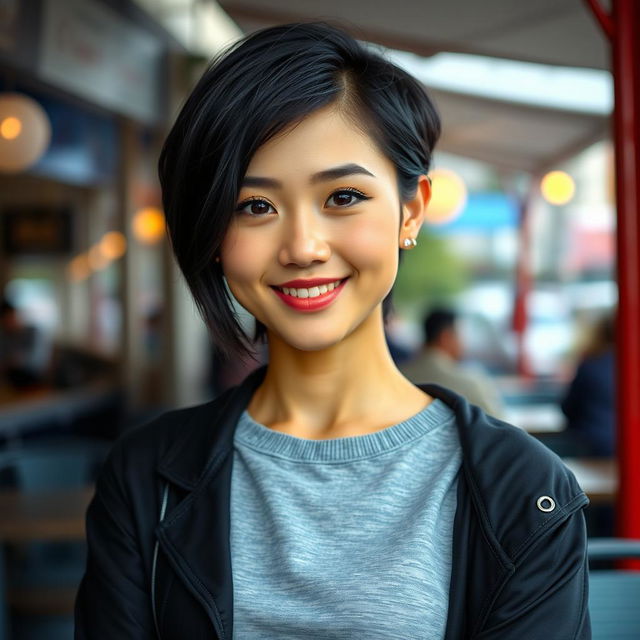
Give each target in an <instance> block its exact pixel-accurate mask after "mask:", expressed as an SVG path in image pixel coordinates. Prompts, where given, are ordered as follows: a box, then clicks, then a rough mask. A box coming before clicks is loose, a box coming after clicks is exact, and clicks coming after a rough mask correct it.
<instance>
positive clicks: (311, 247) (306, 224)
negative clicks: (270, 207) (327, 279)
mask: <svg viewBox="0 0 640 640" xmlns="http://www.w3.org/2000/svg"><path fill="white" fill-rule="evenodd" d="M330 256H331V246H330V244H329V243H328V242H327V240H326V237H325V234H324V232H323V230H322V228H321V225H320V224H318V222H317V221H314V219H313V215H309V216H304V215H301V216H295V219H291V220H289V221H288V222H287V223H286V224H284V225H283V228H282V240H281V244H280V251H279V254H278V259H279V261H280V264H282V265H283V266H287V265H292V264H293V265H296V266H299V267H307V266H309V265H311V264H313V263H314V262H326V261H327V260H328V259H329V257H330Z"/></svg>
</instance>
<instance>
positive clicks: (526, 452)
mask: <svg viewBox="0 0 640 640" xmlns="http://www.w3.org/2000/svg"><path fill="white" fill-rule="evenodd" d="M467 460H468V469H469V472H470V473H471V475H472V476H473V482H474V484H475V486H476V487H477V490H478V496H479V502H480V504H481V505H482V508H483V509H484V511H485V514H486V517H487V519H488V521H489V523H490V525H491V528H492V529H493V531H494V532H495V535H496V537H497V539H498V540H499V541H500V543H501V545H502V547H503V548H504V549H505V551H506V552H507V555H508V556H509V557H510V558H511V559H512V560H513V561H516V560H517V558H518V556H519V555H520V554H521V553H522V552H523V551H524V550H525V549H526V546H527V543H528V542H531V541H532V540H533V539H534V538H535V537H536V535H542V534H543V533H544V531H546V530H549V529H550V528H552V527H553V525H554V524H556V523H559V522H562V521H564V520H566V519H567V518H568V517H570V516H571V515H572V514H573V513H575V512H576V511H578V510H579V509H580V508H582V507H584V506H586V505H587V504H588V500H587V497H586V496H585V494H584V492H583V491H582V489H581V488H580V486H579V485H578V483H577V481H576V479H575V477H574V475H573V474H572V473H571V471H569V469H567V467H566V466H565V465H564V464H563V462H562V460H561V459H560V458H559V457H558V456H557V455H556V454H554V453H553V452H552V451H550V450H549V449H548V448H547V447H545V446H544V445H543V444H542V443H540V442H539V441H538V440H536V439H535V438H533V437H532V436H530V435H529V434H527V433H526V432H524V431H523V430H521V429H518V428H517V427H514V426H512V425H510V424H507V423H505V422H503V421H501V420H498V419H496V418H493V417H490V416H487V415H486V414H484V413H482V415H481V417H479V418H478V420H477V421H476V422H475V423H474V424H473V425H472V426H470V427H469V433H468V438H467Z"/></svg>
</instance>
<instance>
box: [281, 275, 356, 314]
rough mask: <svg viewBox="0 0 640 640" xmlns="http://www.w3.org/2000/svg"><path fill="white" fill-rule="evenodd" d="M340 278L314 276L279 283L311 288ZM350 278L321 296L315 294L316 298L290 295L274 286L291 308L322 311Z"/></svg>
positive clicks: (285, 285) (291, 286)
mask: <svg viewBox="0 0 640 640" xmlns="http://www.w3.org/2000/svg"><path fill="white" fill-rule="evenodd" d="M338 280H339V278H334V279H331V278H314V279H312V280H290V281H289V282H287V283H284V284H282V285H278V286H281V287H289V288H292V289H309V288H311V287H319V286H320V285H323V284H328V283H330V282H337V281H338ZM347 280H348V278H345V279H344V280H342V281H341V282H340V284H339V285H338V286H337V287H336V288H335V289H333V290H332V291H327V292H326V293H321V294H320V295H319V296H315V297H314V298H297V297H295V296H292V295H289V294H288V293H285V292H284V291H281V290H280V289H277V288H276V287H272V289H273V291H274V292H275V294H276V295H277V296H278V298H280V300H282V302H284V303H285V304H286V305H287V306H288V307H290V308H291V309H295V310H296V311H300V312H302V313H310V312H313V311H320V310H321V309H324V308H325V307H328V306H329V305H330V304H331V303H332V302H333V301H334V300H335V299H336V298H337V297H338V296H339V295H340V293H341V292H342V290H343V289H344V286H345V284H346V283H347Z"/></svg>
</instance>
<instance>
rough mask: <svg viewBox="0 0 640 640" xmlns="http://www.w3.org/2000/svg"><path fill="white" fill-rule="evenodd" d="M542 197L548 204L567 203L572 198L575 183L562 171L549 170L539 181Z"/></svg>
mask: <svg viewBox="0 0 640 640" xmlns="http://www.w3.org/2000/svg"><path fill="white" fill-rule="evenodd" d="M540 191H541V192H542V196H543V198H544V199H545V200H546V201H547V202H548V203H550V204H557V205H562V204H567V203H568V202H570V201H571V199H572V198H573V194H574V193H575V191H576V184H575V182H574V181H573V178H572V177H571V176H570V175H569V174H568V173H566V172H564V171H550V172H549V173H547V174H546V175H545V176H544V177H543V178H542V181H541V182H540Z"/></svg>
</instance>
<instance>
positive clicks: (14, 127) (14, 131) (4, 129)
mask: <svg viewBox="0 0 640 640" xmlns="http://www.w3.org/2000/svg"><path fill="white" fill-rule="evenodd" d="M21 131H22V122H21V121H20V118H16V117H15V116H9V117H8V118H5V119H4V120H3V121H2V122H0V135H1V136H2V137H3V138H4V139H5V140H14V139H15V138H17V137H18V136H19V135H20V132H21Z"/></svg>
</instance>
